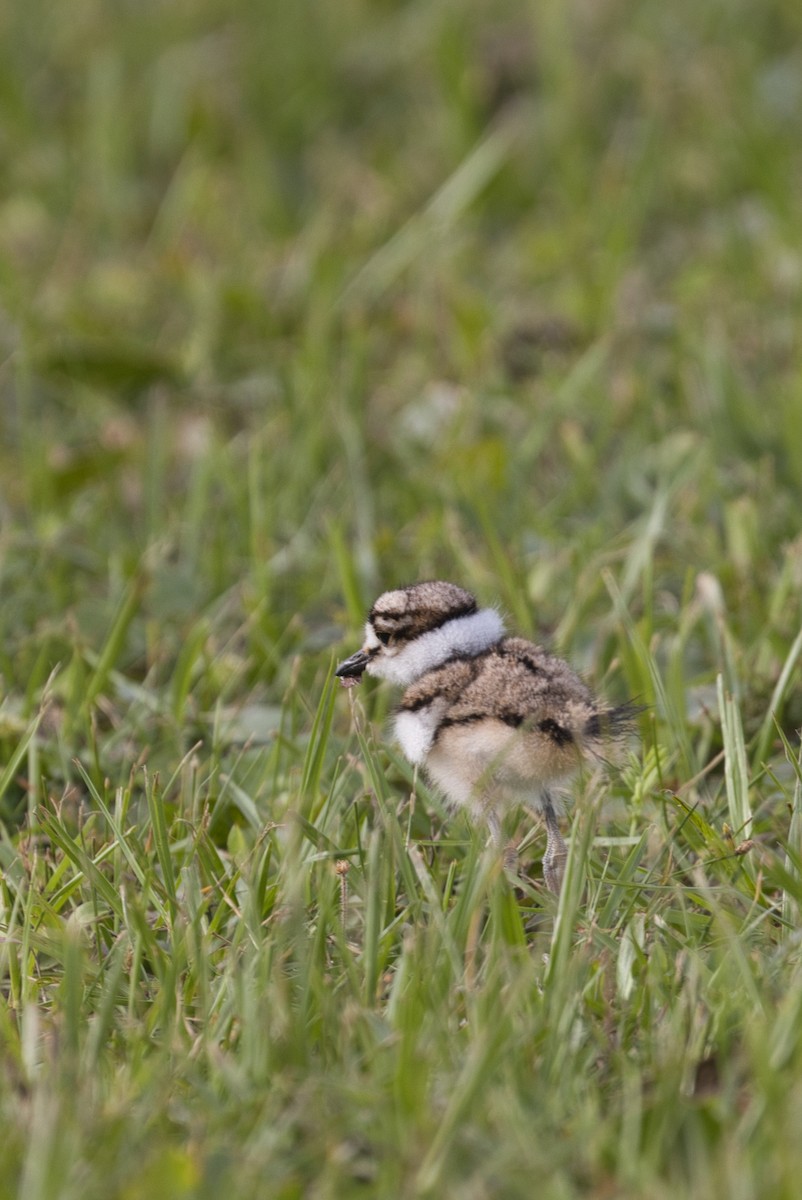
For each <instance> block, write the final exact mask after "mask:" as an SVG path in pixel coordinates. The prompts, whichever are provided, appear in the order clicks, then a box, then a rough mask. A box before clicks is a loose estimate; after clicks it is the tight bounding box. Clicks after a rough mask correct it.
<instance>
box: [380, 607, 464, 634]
mask: <svg viewBox="0 0 802 1200" xmlns="http://www.w3.org/2000/svg"><path fill="white" fill-rule="evenodd" d="M475 612H477V606H476V601H475V600H471V601H470V602H468V601H466V602H465V604H462V605H461V606H460V607H458V608H451V609H449V610H448V611H447V612H437V613H436V612H427V611H426V610H425V609H418V610H414V609H413V610H412V611H411V612H398V611H397V610H392V609H391V610H390V611H389V612H388V611H386V610H385V609H379V610H377V609H376V606H375V605H374V606H373V608H372V609H371V610H370V613H369V615H368V620H369V621H370V623H371V625H372V626H373V627H374V629H376V630H378V629H387V630H388V631H389V632H390V633H395V634H399V633H405V634H406V635H407V636H408V637H418V636H419V635H420V634H422V633H429V632H430V631H431V630H433V629H440V628H441V627H442V626H443V625H446V624H447V623H448V622H449V621H456V620H458V619H459V618H460V617H472V616H473V615H474V613H475Z"/></svg>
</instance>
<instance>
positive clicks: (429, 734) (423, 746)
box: [395, 707, 438, 765]
mask: <svg viewBox="0 0 802 1200" xmlns="http://www.w3.org/2000/svg"><path fill="white" fill-rule="evenodd" d="M437 725H438V718H437V715H436V713H435V711H434V708H433V707H426V708H418V709H415V711H414V712H409V711H407V710H404V709H402V710H401V712H399V713H397V714H396V718H395V736H396V738H397V739H398V743H399V745H400V747H401V749H402V750H403V752H404V754H405V756H406V757H407V758H408V759H409V761H410V762H411V763H415V764H416V765H417V764H420V763H422V762H424V761H425V759H426V756H427V754H428V753H429V751H430V750H431V748H432V742H433V741H434V737H435V733H436V731H437Z"/></svg>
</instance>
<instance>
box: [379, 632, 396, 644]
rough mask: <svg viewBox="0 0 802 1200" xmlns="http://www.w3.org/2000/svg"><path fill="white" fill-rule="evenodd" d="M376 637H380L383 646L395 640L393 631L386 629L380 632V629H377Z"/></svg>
mask: <svg viewBox="0 0 802 1200" xmlns="http://www.w3.org/2000/svg"><path fill="white" fill-rule="evenodd" d="M376 637H377V638H378V639H379V641H380V642H381V644H382V645H383V646H389V645H390V642H391V641H392V640H393V635H392V634H391V633H387V632H386V631H385V630H382V631H381V632H379V630H378V629H377V630H376Z"/></svg>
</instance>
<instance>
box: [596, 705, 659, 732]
mask: <svg viewBox="0 0 802 1200" xmlns="http://www.w3.org/2000/svg"><path fill="white" fill-rule="evenodd" d="M648 707H649V706H648V704H634V703H633V702H632V701H627V703H626V704H619V705H618V707H617V708H602V709H600V710H599V711H598V712H595V713H594V714H593V716H592V717H590V718H589V719H588V723H587V724H586V726H585V737H587V738H589V739H590V740H591V741H597V740H598V741H607V740H618V739H620V738H625V737H629V735H630V734H631V733H634V731H635V726H636V720H637V717H638V716H639V715H640V713H642V712H646V710H647V709H648Z"/></svg>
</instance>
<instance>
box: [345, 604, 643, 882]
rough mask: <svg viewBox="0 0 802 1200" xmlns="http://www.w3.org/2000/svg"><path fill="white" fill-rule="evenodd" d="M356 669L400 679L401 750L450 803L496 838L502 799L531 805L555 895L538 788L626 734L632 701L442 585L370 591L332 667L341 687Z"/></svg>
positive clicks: (550, 833)
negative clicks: (602, 696)
mask: <svg viewBox="0 0 802 1200" xmlns="http://www.w3.org/2000/svg"><path fill="white" fill-rule="evenodd" d="M365 671H366V672H367V673H368V674H369V675H375V676H378V677H379V678H382V679H389V680H390V681H391V682H392V683H396V684H400V685H401V686H402V687H405V688H406V691H405V692H404V695H403V697H402V700H401V704H400V706H399V708H398V710H397V711H396V714H395V734H396V737H397V739H398V741H399V743H400V745H401V749H402V750H403V752H404V754H405V755H406V757H407V758H408V759H409V761H410V762H411V763H413V764H415V765H416V766H418V765H419V766H422V767H423V768H424V770H425V772H426V774H427V776H428V777H429V778H430V779H431V780H432V782H433V783H434V784H436V785H437V786H438V787H439V788H440V789H441V790H442V791H443V792H444V794H445V796H446V798H447V800H448V801H449V802H450V803H451V804H452V805H454V806H456V807H464V808H467V810H468V811H469V813H470V814H471V816H472V817H474V818H477V819H479V818H481V819H483V820H484V821H486V823H487V825H488V827H489V829H490V834H491V836H492V838H493V841H494V842H495V843H496V844H497V845H498V846H499V847H501V846H502V845H503V835H502V826H501V819H502V814H503V812H504V811H505V808H507V807H509V806H511V805H514V804H519V803H520V804H523V805H525V806H526V807H527V808H528V809H530V811H532V812H534V813H537V814H538V815H542V817H543V819H544V821H545V824H546V833H547V845H546V853H545V856H544V858H543V874H544V878H545V881H546V884H547V886H548V887H549V888H550V889H551V891H552V892H554V893H557V894H559V891H560V888H561V886H562V881H563V875H564V873H565V862H566V857H567V849H566V845H565V842H564V841H563V838H562V835H561V833H560V828H559V824H558V820H557V809H556V805H555V800H554V798H553V796H552V793H551V791H550V790H549V789H550V787H551V785H552V784H556V783H560V782H563V781H564V780H566V779H567V778H568V777H570V776H571V775H572V774H573V773H574V772H575V771H576V769H577V768H578V766H579V764H580V762H581V760H582V759H583V758H585V757H591V758H594V757H595V758H598V757H600V756H601V751H602V749H603V748H604V745H605V743H606V742H607V741H608V740H609V739H610V738H616V737H621V736H622V735H623V734H625V733H627V732H628V731H629V730H630V728H631V726H632V718H633V715H634V713H635V711H637V710H635V709H634V708H633V707H632V706H631V705H623V706H621V707H618V708H611V707H609V706H608V705H606V704H604V703H603V702H602V701H600V700H598V699H597V698H596V697H595V696H594V695H593V693H592V692H591V690H590V688H589V687H588V686H587V685H586V684H585V683H583V681H582V680H581V679H580V678H579V676H578V675H577V674H576V673H575V672H574V671H573V670H572V668H571V667H570V666H569V665H568V663H566V662H564V661H563V660H562V659H561V658H557V657H555V656H554V655H553V654H549V653H548V651H546V650H544V649H543V647H542V646H537V645H535V644H534V643H533V642H529V641H526V640H525V639H524V638H517V637H506V636H505V632H504V623H503V621H502V619H501V617H500V616H499V614H498V613H497V612H496V610H495V609H492V608H482V609H480V608H479V607H478V605H477V603H476V599H475V597H474V596H472V595H471V594H470V592H466V591H464V590H463V589H462V588H460V587H457V586H456V585H455V584H453V583H443V582H430V583H417V584H413V585H412V586H411V587H404V588H398V589H396V590H394V591H390V592H385V593H384V594H383V595H381V596H379V598H378V600H377V601H376V603H375V604H374V605H373V608H372V609H371V610H370V614H369V616H368V620H367V623H366V625H365V643H364V645H363V647H362V649H361V650H358V651H357V652H356V654H352V655H351V657H350V658H347V659H346V660H345V662H342V663H340V665H339V666H338V667H337V672H336V673H337V675H338V676H339V678H340V679H341V680H342V682H343V684H344V685H345V686H353V684H354V683H357V682H359V680H360V678H361V676H362V674H363V672H365Z"/></svg>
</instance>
